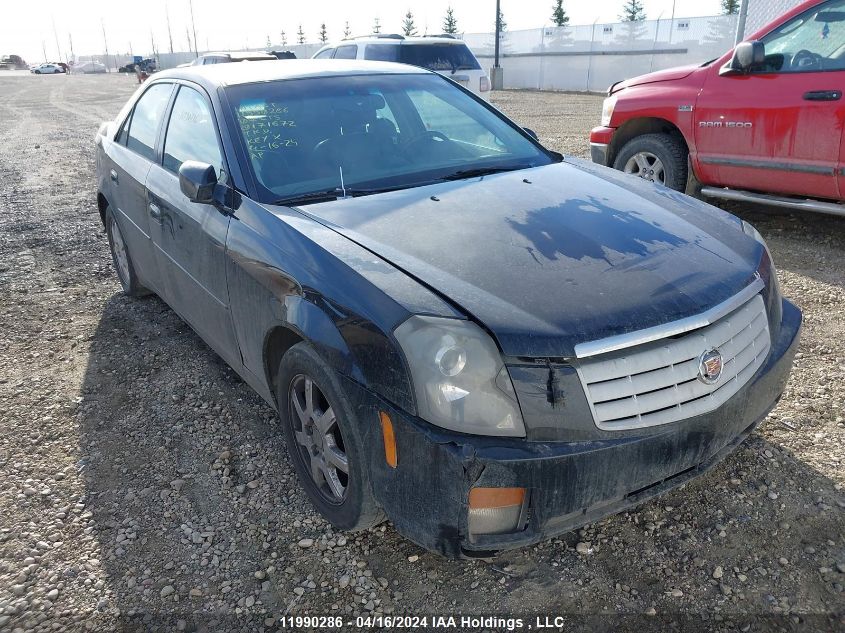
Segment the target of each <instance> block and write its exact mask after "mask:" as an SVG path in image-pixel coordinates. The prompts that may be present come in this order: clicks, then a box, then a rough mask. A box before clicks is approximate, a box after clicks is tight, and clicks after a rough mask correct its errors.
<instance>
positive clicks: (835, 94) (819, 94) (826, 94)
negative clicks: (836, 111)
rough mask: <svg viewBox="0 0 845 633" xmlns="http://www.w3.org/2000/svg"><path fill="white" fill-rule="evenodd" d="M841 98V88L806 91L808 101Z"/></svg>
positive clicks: (837, 99)
mask: <svg viewBox="0 0 845 633" xmlns="http://www.w3.org/2000/svg"><path fill="white" fill-rule="evenodd" d="M841 98H842V91H841V90H811V91H810V92H805V93H804V99H805V100H806V101H839V100H840V99H841Z"/></svg>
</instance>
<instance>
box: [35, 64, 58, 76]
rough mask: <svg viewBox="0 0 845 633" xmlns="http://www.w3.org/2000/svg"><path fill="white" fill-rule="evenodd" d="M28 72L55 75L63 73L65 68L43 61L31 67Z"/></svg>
mask: <svg viewBox="0 0 845 633" xmlns="http://www.w3.org/2000/svg"><path fill="white" fill-rule="evenodd" d="M29 72H31V73H35V74H36V75H55V74H61V73H64V72H65V69H64V68H62V67H61V66H59V65H58V64H52V63H45V64H38V66H34V67H32V68H31V69H30V71H29Z"/></svg>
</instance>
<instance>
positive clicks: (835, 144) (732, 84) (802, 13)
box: [590, 0, 845, 215]
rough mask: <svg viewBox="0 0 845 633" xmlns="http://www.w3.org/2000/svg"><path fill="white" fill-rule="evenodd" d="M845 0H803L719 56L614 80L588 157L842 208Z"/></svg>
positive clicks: (696, 185)
mask: <svg viewBox="0 0 845 633" xmlns="http://www.w3.org/2000/svg"><path fill="white" fill-rule="evenodd" d="M844 90H845V0H808V1H807V2H803V3H801V4H800V5H799V6H797V7H795V8H794V9H793V10H792V11H790V12H789V13H787V14H786V15H783V16H781V17H780V18H779V19H777V20H775V21H774V22H772V23H771V24H769V25H768V26H766V27H765V28H763V29H761V30H760V31H758V32H757V33H755V34H754V35H753V36H752V37H751V38H750V39H749V40H747V41H745V42H742V43H740V44H738V45H737V47H736V48H735V49H734V50H733V51H730V52H728V53H726V54H725V55H723V56H722V57H720V58H719V59H717V60H714V61H711V62H708V63H706V64H704V65H702V66H688V67H684V68H673V69H669V70H663V71H659V72H655V73H650V74H648V75H643V76H641V77H635V78H634V79H628V80H626V81H621V82H618V83H615V84H613V85H612V86H611V87H610V89H609V90H608V96H607V99H605V101H604V107H603V110H602V121H601V126H600V127H597V128H595V129H593V130H592V132H591V133H590V148H591V153H592V159H593V161H594V162H597V163H601V164H602V165H608V166H611V167H614V168H616V169H619V170H622V171H625V172H628V173H630V174H636V175H639V176H640V177H642V178H645V179H646V180H653V181H655V182H660V183H662V184H664V185H666V186H667V187H671V188H673V189H677V190H678V191H686V192H687V193H690V194H695V195H703V196H708V197H712V198H722V199H729V200H742V201H750V202H760V203H764V204H774V205H777V206H785V207H791V208H799V209H808V210H812V211H821V212H824V213H833V214H836V215H845V134H843V128H845V100H843V91H844Z"/></svg>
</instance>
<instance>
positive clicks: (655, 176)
mask: <svg viewBox="0 0 845 633" xmlns="http://www.w3.org/2000/svg"><path fill="white" fill-rule="evenodd" d="M622 171H624V172H625V173H626V174H633V175H635V176H639V177H640V178H642V179H643V180H648V181H649V182H659V183H660V184H664V183H665V181H666V174H665V173H664V167H663V161H661V160H660V159H659V158H658V157H657V156H655V155H654V154H652V153H651V152H637V153H636V154H634V155H633V156H631V158H629V159H628V162H626V163H625V168H624V169H623V170H622Z"/></svg>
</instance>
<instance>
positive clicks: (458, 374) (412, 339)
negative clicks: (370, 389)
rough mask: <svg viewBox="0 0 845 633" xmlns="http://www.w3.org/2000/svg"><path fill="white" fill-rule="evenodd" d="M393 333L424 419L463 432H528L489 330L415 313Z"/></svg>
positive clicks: (488, 433)
mask: <svg viewBox="0 0 845 633" xmlns="http://www.w3.org/2000/svg"><path fill="white" fill-rule="evenodd" d="M394 334H395V335H396V339H397V340H398V341H399V344H400V345H401V347H402V351H403V352H405V358H406V359H407V360H408V365H409V367H410V369H411V378H412V379H413V381H414V391H415V393H416V396H417V408H418V413H419V415H420V417H421V418H423V419H424V420H427V421H428V422H431V423H432V424H436V425H437V426H442V427H443V428H447V429H452V430H453V431H460V432H462V433H473V434H476V435H507V436H515V437H524V436H525V426H524V425H523V423H522V414H521V413H520V411H519V405H518V404H517V402H516V393H515V392H514V389H513V384H512V383H511V379H510V376H509V375H508V370H507V369H506V368H505V364H504V363H503V362H502V357H501V354H499V350H498V348H497V347H496V345H495V343H493V341H492V340H491V339H490V337H489V336H488V335H487V333H486V332H485V331H484V330H482V329H481V328H480V327H478V326H477V325H475V324H474V323H471V322H469V321H459V320H457V319H441V318H436V317H427V316H413V317H411V318H410V319H408V320H407V321H405V322H404V323H403V324H402V325H400V326H399V327H398V328H396V331H395V332H394Z"/></svg>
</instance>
